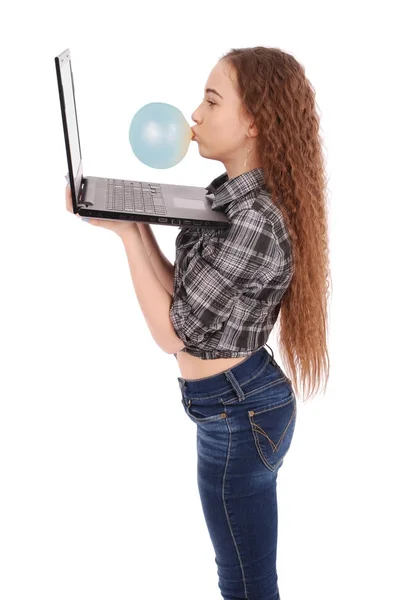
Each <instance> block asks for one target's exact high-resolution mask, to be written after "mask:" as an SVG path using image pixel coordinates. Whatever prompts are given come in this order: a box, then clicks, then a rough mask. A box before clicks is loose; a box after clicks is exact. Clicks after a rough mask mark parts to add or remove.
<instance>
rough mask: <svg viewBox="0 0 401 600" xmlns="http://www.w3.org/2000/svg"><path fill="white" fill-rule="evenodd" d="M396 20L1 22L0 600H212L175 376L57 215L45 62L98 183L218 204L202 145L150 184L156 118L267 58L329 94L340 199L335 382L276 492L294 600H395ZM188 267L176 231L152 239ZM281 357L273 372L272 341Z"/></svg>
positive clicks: (158, 13)
mask: <svg viewBox="0 0 401 600" xmlns="http://www.w3.org/2000/svg"><path fill="white" fill-rule="evenodd" d="M395 5H396V3H395V2H380V3H362V2H354V3H352V2H351V3H349V2H347V3H345V2H342V3H341V2H340V3H339V2H336V3H327V2H326V3H323V2H320V3H318V2H316V3H312V2H293V3H290V2H280V3H277V2H267V1H266V0H264V1H261V2H249V3H241V4H239V5H238V6H235V5H233V4H232V3H231V2H221V3H217V2H206V1H202V2H199V3H196V4H193V5H192V4H188V3H182V4H178V3H177V2H168V3H164V2H160V3H154V2H150V3H144V4H143V5H142V6H140V5H139V3H136V2H113V3H111V4H110V3H102V2H100V3H95V2H93V3H92V2H82V1H80V2H68V3H65V4H62V3H59V2H57V3H50V2H48V3H45V2H35V3H29V4H28V3H27V2H25V3H24V2H20V3H17V4H14V5H13V7H12V8H11V5H10V4H8V7H7V8H3V10H2V36H1V88H2V91H1V111H0V118H1V141H0V143H1V156H2V158H1V175H2V177H1V180H2V191H1V236H0V238H1V241H0V243H1V290H2V291H1V303H2V304H1V311H0V315H1V356H2V358H1V378H0V386H1V389H0V396H1V404H0V486H1V490H0V492H1V493H0V569H1V576H0V597H1V598H2V600H28V599H31V598H41V600H50V599H51V600H53V599H57V600H64V599H72V598H74V600H88V599H92V598H93V599H96V600H101V599H102V600H103V599H104V600H106V599H107V600H116V599H118V600H125V599H128V598H129V599H132V598H141V599H144V600H147V599H152V600H153V599H156V598H170V597H171V598H175V599H176V600H181V599H182V600H184V599H185V600H189V599H191V600H205V599H206V598H207V599H208V600H218V599H219V598H221V595H220V592H219V589H218V587H217V567H216V564H215V561H214V551H213V548H212V545H211V542H210V539H209V536H208V532H207V529H206V525H205V522H204V519H203V514H202V509H201V504H200V499H199V495H198V490H197V483H196V426H195V424H194V423H192V422H191V421H190V420H189V419H188V417H187V416H186V415H185V413H184V410H183V407H182V405H181V395H180V389H179V386H178V381H177V377H178V376H179V375H180V373H179V369H178V364H177V362H176V360H175V358H174V356H173V355H168V354H165V353H164V352H163V351H162V350H161V349H160V348H159V347H158V346H157V345H156V344H155V342H154V341H153V338H152V336H151V334H150V332H149V330H148V328H147V325H146V322H145V320H144V317H143V315H142V312H141V310H140V306H139V304H138V302H137V299H136V295H135V291H134V288H133V285H132V281H131V278H130V273H129V268H128V262H127V259H126V255H125V252H124V248H123V245H122V242H121V240H120V239H119V238H118V237H117V236H116V235H115V234H113V233H112V232H110V231H107V230H105V229H101V228H96V227H94V226H91V225H90V224H85V223H83V222H81V221H80V219H78V218H77V217H75V216H73V215H71V214H70V213H68V212H67V211H66V209H65V197H64V193H65V179H64V175H65V173H66V172H67V159H66V154H65V146H64V137H63V130H62V121H61V114H60V104H59V97H58V89H57V81H56V71H55V64H54V57H55V56H56V55H58V54H60V53H61V52H62V51H64V50H65V49H66V48H69V49H70V51H71V57H72V68H73V72H74V81H75V91H76V101H77V112H78V122H79V128H80V136H81V147H82V153H83V164H84V175H92V176H102V177H116V178H119V177H121V178H127V179H138V180H141V179H142V180H145V181H160V182H166V183H170V182H171V183H182V184H188V185H199V186H206V185H207V184H208V183H210V181H211V180H212V179H214V177H216V176H217V175H219V174H221V173H222V172H223V171H224V165H223V164H222V163H220V162H217V161H212V160H206V159H204V158H202V157H201V156H200V155H199V152H198V146H197V144H195V143H192V144H190V148H189V151H188V153H187V155H186V156H185V158H184V159H183V160H182V161H181V163H179V164H178V165H177V166H175V167H173V168H171V169H166V170H156V169H151V168H149V167H147V166H145V165H144V164H142V163H141V162H140V161H139V160H138V159H137V158H136V157H135V156H134V154H133V153H132V150H131V147H130V145H129V141H128V131H129V126H130V123H131V119H132V117H133V115H134V114H135V112H136V111H137V110H138V109H139V108H140V107H142V106H143V105H144V104H146V103H148V102H167V103H171V104H173V105H175V106H177V107H178V108H179V109H180V110H181V111H182V112H183V114H184V116H185V117H186V119H187V121H188V124H189V125H191V126H192V125H193V124H194V122H193V121H192V120H191V114H192V112H193V111H194V109H195V108H196V107H197V106H198V104H199V102H200V101H201V99H202V97H203V88H204V85H205V83H206V80H207V77H208V75H209V73H210V71H211V69H212V68H213V66H214V65H215V64H216V62H217V61H218V60H219V58H220V56H221V55H222V54H223V53H224V52H226V51H228V50H229V49H230V48H233V47H245V46H256V45H265V46H276V47H279V48H281V49H282V50H284V51H286V52H290V53H291V54H293V55H294V56H295V58H296V59H297V60H298V61H299V62H301V63H302V64H303V65H304V66H305V68H306V75H307V77H308V78H309V79H310V81H311V82H312V84H313V86H314V88H315V90H316V102H317V104H318V107H319V111H320V113H321V129H322V134H323V137H324V144H325V148H326V151H327V165H328V174H329V178H330V180H329V193H330V214H329V219H330V253H331V273H332V280H333V290H332V296H331V299H330V306H329V310H330V332H329V351H330V361H331V371H330V379H329V384H328V387H327V391H326V393H325V394H323V393H320V394H319V395H317V396H316V397H315V398H314V399H313V400H312V401H311V402H308V403H306V404H302V403H299V405H298V421H297V428H296V431H295V435H294V439H293V443H292V446H291V449H290V452H289V453H288V456H287V458H286V460H285V463H284V466H283V468H282V469H281V470H280V473H279V476H278V501H279V542H278V558H277V569H278V577H279V587H280V593H281V598H282V600H300V599H305V600H306V599H307V600H338V599H339V598H341V600H355V599H356V598H358V599H359V598H361V599H362V598H363V599H365V600H368V599H369V600H370V599H372V600H377V599H378V598H386V599H388V600H393V599H394V600H396V599H398V598H400V597H401V584H400V580H399V571H398V569H399V559H400V548H399V539H400V534H401V528H400V517H399V514H400V513H399V506H400V504H401V498H400V493H399V478H400V466H399V462H400V454H401V453H400V443H399V431H400V409H399V406H400V401H401V394H400V386H399V379H398V376H399V373H400V351H399V347H400V346H399V343H398V340H399V336H400V319H399V307H400V304H401V302H400V300H401V299H400V294H399V272H400V270H399V264H398V263H399V259H400V251H399V245H398V241H399V239H400V234H399V231H400V219H399V217H400V208H399V207H400V199H401V198H400V185H399V173H400V142H399V140H400V129H401V128H400V117H399V108H400V105H401V99H400V94H399V93H398V94H397V87H398V88H399V79H400V69H399V63H398V62H397V61H396V55H397V54H398V56H399V55H400V44H399V42H397V41H396V40H399V27H398V25H399V23H397V20H396V18H395ZM152 228H153V231H154V232H155V234H156V236H157V239H158V241H159V243H160V246H161V248H162V250H163V252H164V253H165V254H166V256H167V257H168V258H169V259H170V260H171V261H172V262H173V261H174V240H175V236H176V234H177V229H176V228H175V227H163V226H157V225H155V226H152ZM269 345H270V346H271V347H272V348H273V350H274V352H275V356H276V358H277V359H278V361H279V364H282V361H281V359H280V349H279V347H278V345H277V344H276V338H275V336H274V331H273V335H272V336H271V337H270V339H269Z"/></svg>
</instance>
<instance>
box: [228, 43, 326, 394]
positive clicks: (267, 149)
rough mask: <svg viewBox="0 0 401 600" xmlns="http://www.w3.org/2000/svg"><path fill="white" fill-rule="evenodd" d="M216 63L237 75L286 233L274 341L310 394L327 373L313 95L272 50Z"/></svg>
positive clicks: (321, 199)
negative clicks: (289, 264)
mask: <svg viewBox="0 0 401 600" xmlns="http://www.w3.org/2000/svg"><path fill="white" fill-rule="evenodd" d="M220 60H224V61H225V62H226V61H227V62H228V63H229V64H231V66H233V67H234V69H235V73H236V77H237V82H236V84H237V88H238V93H239V95H240V97H241V99H242V105H243V110H245V112H246V113H248V114H247V116H248V117H251V119H252V120H253V123H254V124H255V125H256V127H257V131H258V135H257V137H256V138H255V149H256V152H257V154H258V156H259V158H260V161H261V165H262V167H263V171H264V180H265V184H266V187H267V190H268V191H269V192H270V194H271V198H272V201H273V202H274V203H275V204H276V206H278V207H279V208H280V210H281V212H282V214H283V218H284V220H285V223H286V225H287V228H288V232H289V234H290V238H291V245H292V255H293V261H294V267H295V271H294V275H293V277H292V280H291V283H290V285H289V287H288V289H287V290H286V292H285V294H284V296H283V298H282V301H281V308H280V313H279V314H280V321H279V333H278V340H279V344H280V349H281V354H282V356H283V362H284V364H285V366H286V370H287V371H288V372H289V376H290V379H291V381H292V384H293V389H294V393H295V394H296V395H298V394H299V385H298V377H297V367H298V369H299V377H300V381H301V383H302V388H303V390H305V388H306V382H308V388H307V390H308V395H309V396H310V395H311V394H312V395H313V394H314V392H315V390H316V388H317V389H318V388H319V387H320V384H321V380H322V376H323V372H324V375H325V383H324V390H326V386H327V380H328V376H329V370H330V360H329V355H328V349H327V340H326V333H327V299H328V296H329V282H328V278H329V277H330V273H329V256H328V253H329V249H328V225H327V209H326V185H327V181H326V176H325V172H324V159H323V152H322V146H323V143H322V140H321V138H320V136H319V116H318V114H317V112H316V108H315V91H314V88H313V86H312V85H311V83H310V82H309V80H308V79H307V78H306V76H305V69H304V67H303V66H302V65H300V64H299V63H298V62H297V61H296V60H295V58H294V57H293V56H291V55H290V54H286V53H285V52H283V51H281V50H279V49H277V48H267V47H264V46H256V47H253V48H234V49H231V50H230V51H229V52H228V53H226V54H225V55H223V56H222V57H221V59H220ZM296 363H297V365H296ZM311 390H312V391H311Z"/></svg>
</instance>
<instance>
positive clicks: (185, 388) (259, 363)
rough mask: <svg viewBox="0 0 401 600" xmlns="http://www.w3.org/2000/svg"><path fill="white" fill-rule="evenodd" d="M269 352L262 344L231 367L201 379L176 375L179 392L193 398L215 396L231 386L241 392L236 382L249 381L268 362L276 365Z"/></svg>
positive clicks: (272, 355)
mask: <svg viewBox="0 0 401 600" xmlns="http://www.w3.org/2000/svg"><path fill="white" fill-rule="evenodd" d="M269 348H270V346H269ZM270 350H271V348H270ZM271 352H272V354H271V355H270V354H269V352H268V351H267V350H266V348H265V347H264V346H262V347H261V348H258V350H255V351H254V352H253V353H252V354H251V355H250V356H248V357H247V358H245V360H243V361H242V362H240V363H238V364H237V365H235V366H234V367H232V368H231V369H228V370H227V371H223V372H222V373H217V374H216V375H212V376H210V377H203V378H202V379H184V378H183V377H177V380H178V383H179V385H180V389H181V392H182V393H183V395H184V396H190V397H193V398H215V397H217V396H219V395H220V394H222V393H223V392H224V391H226V390H227V389H232V386H234V387H235V388H237V389H238V392H239V393H242V392H241V389H240V387H238V385H237V384H239V386H241V385H243V384H245V383H247V382H248V381H251V380H252V379H253V378H254V377H256V376H257V375H258V374H259V373H260V371H262V370H263V369H264V368H265V367H266V366H267V364H268V363H269V362H271V363H272V364H273V365H275V366H277V363H276V361H275V360H274V354H273V350H271Z"/></svg>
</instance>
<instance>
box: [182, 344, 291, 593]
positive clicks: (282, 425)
mask: <svg viewBox="0 0 401 600" xmlns="http://www.w3.org/2000/svg"><path fill="white" fill-rule="evenodd" d="M178 382H179V385H180V389H181V395H182V405H183V407H184V409H185V411H186V414H187V415H188V417H189V418H190V419H191V421H193V422H194V423H196V425H197V455H198V462H197V482H198V489H199V494H200V499H201V505H202V510H203V514H204V517H205V521H206V525H207V528H208V531H209V535H210V539H211V542H212V544H213V547H214V552H215V562H216V564H217V573H218V585H219V588H220V591H221V595H222V596H223V598H224V600H240V599H248V600H280V594H279V589H278V584H277V571H276V554H277V495H276V479H277V473H278V470H279V469H280V467H281V466H282V464H283V460H284V457H285V455H286V454H287V452H288V450H289V447H290V444H291V440H292V437H293V434H294V429H295V422H296V414H297V404H296V398H295V395H294V392H293V389H292V385H291V380H290V379H288V377H286V375H285V374H284V373H283V371H282V370H281V369H280V367H279V366H278V364H277V363H276V361H275V360H274V355H273V354H272V356H271V355H270V354H269V353H268V352H267V350H266V349H265V348H264V347H261V348H259V349H258V350H256V351H255V352H254V353H253V354H251V355H250V356H248V357H247V358H245V360H243V361H242V362H241V363H239V364H237V365H235V366H234V367H233V368H231V369H228V370H227V371H224V372H222V373H218V374H217V375H213V376H211V377H204V378H202V379H183V378H182V377H178Z"/></svg>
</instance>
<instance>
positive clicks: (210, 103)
mask: <svg viewBox="0 0 401 600" xmlns="http://www.w3.org/2000/svg"><path fill="white" fill-rule="evenodd" d="M206 102H209V106H213V105H214V104H216V103H215V102H211V101H210V100H206Z"/></svg>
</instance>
